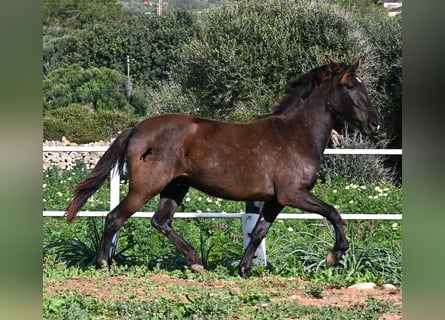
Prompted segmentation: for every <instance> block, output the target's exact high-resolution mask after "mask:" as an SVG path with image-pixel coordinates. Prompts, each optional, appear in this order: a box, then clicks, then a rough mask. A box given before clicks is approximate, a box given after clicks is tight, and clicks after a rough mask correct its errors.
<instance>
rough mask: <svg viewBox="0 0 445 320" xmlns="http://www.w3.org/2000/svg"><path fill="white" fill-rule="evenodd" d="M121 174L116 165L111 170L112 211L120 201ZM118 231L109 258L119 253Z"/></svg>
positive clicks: (112, 242)
mask: <svg viewBox="0 0 445 320" xmlns="http://www.w3.org/2000/svg"><path fill="white" fill-rule="evenodd" d="M119 185H120V176H119V169H118V166H117V165H116V166H115V167H114V169H113V170H111V172H110V211H111V210H113V209H114V208H115V207H116V206H117V205H118V204H119V202H120V195H119V192H120V191H119ZM117 245H118V233H117V232H116V233H115V234H114V236H113V240H112V241H111V248H110V252H109V258H110V259H111V258H112V257H113V256H114V255H115V254H116V253H117Z"/></svg>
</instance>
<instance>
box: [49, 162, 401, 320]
mask: <svg viewBox="0 0 445 320" xmlns="http://www.w3.org/2000/svg"><path fill="white" fill-rule="evenodd" d="M86 171H87V169H86V167H85V165H80V164H79V165H78V166H76V167H75V168H73V169H72V170H59V169H56V168H51V169H49V170H47V171H44V172H43V178H44V184H43V206H44V210H61V209H62V210H63V208H64V207H65V206H66V204H67V202H68V201H69V199H70V197H71V194H70V188H71V186H72V185H73V184H75V183H76V182H77V181H79V179H81V178H82V177H83V176H84V175H85V174H86ZM126 188H127V186H126V184H125V183H124V181H122V185H121V190H122V195H124V194H125V193H126ZM108 192H109V186H108V185H107V184H106V185H105V186H104V187H103V188H101V189H100V190H99V192H98V193H96V194H95V195H94V196H93V198H92V199H91V200H90V201H88V202H87V205H86V207H85V209H87V210H108V207H109V203H108V197H109V193H108ZM315 192H316V194H317V195H319V196H320V197H322V198H323V199H324V200H325V201H328V202H330V203H332V204H334V205H336V206H337V207H338V209H339V211H340V212H345V213H356V212H357V213H363V212H381V213H382V214H385V213H396V212H400V211H401V193H402V190H401V188H398V187H394V186H392V185H391V184H389V183H387V182H382V181H379V182H375V183H367V184H362V183H358V182H354V181H352V180H349V179H345V178H342V177H340V176H333V177H327V179H326V181H325V182H324V183H321V184H319V185H318V186H317V188H316V190H315ZM156 203H157V199H153V200H152V201H151V203H149V204H148V205H147V206H145V207H144V208H143V210H150V211H151V210H154V208H155V207H156ZM180 210H181V211H187V212H197V211H203V212H206V211H212V212H216V211H218V212H244V203H242V202H234V201H226V200H222V199H219V198H213V197H209V196H207V195H204V194H202V193H200V192H198V191H196V190H193V189H192V190H190V192H189V194H188V195H187V196H186V198H185V201H184V203H183V205H182V206H181V207H180ZM293 211H295V210H291V209H290V208H286V210H285V212H293ZM295 214H298V213H295ZM103 222H104V219H103V218H78V220H77V221H76V222H75V223H73V224H67V223H66V221H65V220H64V219H63V218H49V217H48V218H44V219H43V236H44V261H43V282H44V299H43V312H44V317H45V319H60V318H61V317H62V318H67V319H87V318H88V319H89V318H91V317H106V318H109V319H115V318H116V319H119V318H120V319H122V318H125V319H142V318H144V317H146V315H147V314H150V315H151V318H153V319H163V318H165V316H166V315H168V316H169V317H170V318H172V319H199V318H206V319H207V318H209V317H213V318H212V319H226V318H230V317H234V318H241V319H244V318H249V316H251V315H255V319H270V318H271V317H273V318H286V317H288V318H289V317H306V318H310V319H333V318H342V317H343V318H348V319H349V318H350V319H357V318H362V317H363V318H366V319H378V318H379V317H380V315H381V314H382V313H387V314H391V313H397V312H401V311H400V306H397V305H394V304H392V303H391V302H389V301H387V302H385V301H382V300H376V299H374V298H372V297H368V300H367V301H366V303H364V304H354V305H348V306H347V307H341V306H338V305H333V304H331V305H325V306H320V307H316V306H305V305H302V304H300V303H299V301H300V299H301V297H300V296H298V297H297V298H295V299H296V300H295V299H294V298H291V297H293V296H295V292H296V291H297V290H298V291H301V292H302V294H303V295H305V296H307V297H311V298H315V299H320V298H324V297H326V296H327V295H328V292H329V290H330V288H333V287H344V286H347V285H350V284H353V283H357V282H363V281H373V282H376V283H377V284H384V283H393V284H395V285H397V286H400V285H401V281H402V280H401V279H402V256H401V237H402V229H403V228H402V223H401V222H400V221H363V220H357V221H353V220H349V221H347V223H346V232H347V237H348V239H349V240H350V242H351V247H350V250H349V251H348V252H347V254H346V255H345V257H344V259H343V261H342V263H341V265H340V266H338V267H335V268H331V269H326V268H325V262H324V261H325V255H326V252H327V250H328V249H330V248H331V246H332V244H333V242H334V239H333V230H332V228H331V227H330V225H329V224H328V223H326V222H325V221H324V220H305V221H299V220H280V219H279V220H277V221H276V222H275V223H274V224H273V226H272V228H271V230H270V231H269V233H268V235H267V238H266V248H267V258H268V264H267V266H266V267H264V266H254V267H253V277H252V278H251V279H247V280H246V279H240V277H239V276H238V275H237V264H238V262H239V260H240V258H241V255H242V253H243V247H242V243H243V240H242V232H241V221H240V220H239V219H179V218H178V219H175V221H174V225H175V228H176V229H177V230H178V232H179V233H180V234H182V235H183V236H184V237H185V239H187V240H188V241H189V242H190V243H191V244H192V245H193V246H195V248H197V250H198V252H199V253H200V256H201V257H202V259H203V262H204V264H205V266H206V269H207V270H209V271H210V272H209V273H203V274H195V273H192V272H191V271H190V270H189V269H187V268H186V267H185V261H184V259H183V257H182V255H181V254H180V253H179V252H178V251H177V250H176V249H175V247H174V246H173V245H172V244H171V243H170V242H169V241H168V240H167V238H166V237H164V236H163V235H161V234H160V233H159V232H157V231H156V230H155V229H154V228H152V227H151V226H150V222H149V221H148V219H138V218H131V219H129V220H128V221H127V222H126V224H125V225H124V227H123V228H122V229H121V231H120V232H119V245H118V250H117V254H116V255H114V256H113V265H112V268H111V269H110V270H94V267H93V266H92V261H93V258H94V254H95V252H96V250H97V246H98V237H99V236H100V235H101V233H102V229H103ZM156 276H158V279H157V280H156V281H152V280H151V279H152V277H156ZM159 277H162V279H161V280H159ZM70 281H73V284H72V285H73V286H74V285H75V284H74V282H75V283H76V284H78V285H79V284H81V287H79V288H77V287H73V286H71V285H69V284H68V283H71V282H70ZM160 281H163V282H161V283H160ZM180 281H185V282H184V283H182V282H180ZM301 281H306V282H305V283H304V284H303V283H301ZM88 284H90V286H91V288H92V289H91V291H87V292H86V293H83V294H82V292H83V291H81V290H85V287H84V286H86V285H88ZM98 284H100V286H101V288H102V289H101V292H104V291H105V292H108V295H109V296H110V297H109V298H105V297H103V296H101V295H98V294H95V292H96V293H97V291H95V289H94V288H95V287H96V286H98ZM160 287H162V288H165V290H164V291H162V292H164V293H167V292H168V295H163V294H162V293H161V294H160V292H159V290H158V289H159V288H160ZM233 288H235V290H233ZM237 289H239V290H237ZM88 292H90V293H88Z"/></svg>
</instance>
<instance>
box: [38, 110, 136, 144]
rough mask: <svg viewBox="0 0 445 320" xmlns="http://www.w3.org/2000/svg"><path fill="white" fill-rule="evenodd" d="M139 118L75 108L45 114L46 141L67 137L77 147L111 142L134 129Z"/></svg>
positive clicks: (105, 111)
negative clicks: (123, 131) (123, 132)
mask: <svg viewBox="0 0 445 320" xmlns="http://www.w3.org/2000/svg"><path fill="white" fill-rule="evenodd" d="M137 121H139V118H137V117H135V116H131V115H129V114H127V113H124V112H120V111H116V110H114V111H113V110H98V111H97V112H94V111H93V110H91V108H90V107H88V106H81V105H79V104H72V105H70V106H68V107H61V108H58V109H55V110H52V111H49V112H46V114H45V116H44V118H43V139H44V140H61V138H62V137H63V136H64V137H66V138H67V139H68V140H70V141H72V142H76V143H89V142H92V141H99V140H104V141H108V140H110V139H111V138H114V137H115V136H116V135H117V134H118V132H119V131H121V130H122V129H124V128H127V127H131V126H133V125H134V124H135V123H136V122H137Z"/></svg>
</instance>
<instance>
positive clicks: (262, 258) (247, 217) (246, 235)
mask: <svg viewBox="0 0 445 320" xmlns="http://www.w3.org/2000/svg"><path fill="white" fill-rule="evenodd" d="M262 206H263V202H261V201H247V202H246V213H245V214H243V216H242V221H243V243H244V249H246V247H247V245H248V244H249V242H250V232H252V230H253V228H254V227H255V224H256V222H257V220H258V218H259V216H260V215H259V212H260V210H261V208H262ZM252 263H253V264H255V265H260V264H262V265H264V266H266V265H267V257H266V239H265V238H264V239H263V240H262V241H261V243H260V245H259V246H258V248H257V249H256V251H255V257H254V258H253V260H252Z"/></svg>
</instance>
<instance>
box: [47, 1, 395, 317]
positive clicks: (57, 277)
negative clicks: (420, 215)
mask: <svg viewBox="0 0 445 320" xmlns="http://www.w3.org/2000/svg"><path fill="white" fill-rule="evenodd" d="M373 2H375V1H368V0H364V1H354V4H351V3H352V2H351V1H317V3H316V4H315V5H311V4H310V1H286V0H279V1H272V0H266V1H261V2H259V1H249V0H243V1H217V0H211V1H204V0H190V1H174V0H171V1H169V9H168V10H165V11H164V13H163V15H162V16H157V15H156V14H146V13H147V12H153V11H154V10H155V9H154V7H153V6H151V7H150V8H148V6H147V5H144V3H143V1H140V4H136V3H134V1H125V0H122V1H116V0H106V1H103V0H101V1H98V0H94V1H86V0H82V1H79V0H63V1H62V0H44V3H43V4H44V8H43V9H44V10H43V16H44V17H43V18H44V21H43V73H44V78H43V116H44V117H43V119H44V139H45V140H60V139H61V137H62V136H65V137H66V138H68V139H69V140H70V141H73V142H77V143H87V142H92V141H98V140H109V139H110V138H112V137H114V136H115V135H116V134H117V132H119V131H120V130H122V129H123V128H125V127H128V126H132V125H134V124H135V123H137V122H138V121H139V120H141V119H142V118H144V117H146V116H150V115H154V114H159V113H163V112H185V113H191V114H195V115H200V116H206V117H212V118H216V119H221V120H226V121H247V120H249V119H252V118H254V117H256V116H258V115H260V114H262V113H266V112H269V110H270V107H271V106H273V105H274V104H275V103H276V101H277V100H278V99H279V95H280V92H282V91H283V88H284V86H285V84H286V82H287V81H288V80H289V79H290V78H292V77H295V76H298V75H299V74H300V73H302V72H306V71H308V70H309V69H310V68H312V67H314V66H317V65H319V64H322V63H324V57H325V55H330V56H331V57H333V58H335V59H338V60H346V61H351V60H352V59H354V58H356V57H357V56H358V55H360V54H363V53H365V54H366V58H365V60H364V63H363V65H362V67H361V68H360V77H361V78H363V79H364V81H365V83H366V85H367V87H368V91H369V94H370V97H371V100H372V101H373V103H374V104H375V105H376V106H377V107H378V111H379V113H380V115H381V118H382V130H381V133H380V134H379V135H378V136H377V137H375V138H373V139H372V140H369V139H362V137H361V136H360V135H359V134H356V133H351V132H349V131H348V130H347V129H346V130H343V127H344V126H343V123H341V122H339V123H338V128H336V129H337V131H341V133H342V134H343V135H345V137H346V144H345V146H346V147H358V148H363V147H395V148H399V147H401V110H402V104H401V72H402V71H401V70H402V69H401V22H402V19H401V17H400V16H399V17H393V18H388V17H387V16H386V12H381V10H379V9H380V8H379V7H378V6H376V5H374V3H373ZM127 57H128V58H129V60H128V61H127ZM399 164H400V163H399ZM394 168H395V166H394V161H391V162H387V158H379V157H375V156H369V157H367V156H359V157H354V156H346V157H345V156H338V157H337V156H328V157H325V158H324V160H323V168H322V169H323V170H322V172H321V175H320V181H319V184H318V185H317V187H316V188H315V190H314V192H315V193H316V194H317V195H318V196H320V198H322V199H323V200H325V201H327V202H328V203H331V204H333V205H335V206H336V207H337V208H338V210H339V211H340V212H342V213H366V212H372V213H382V214H386V213H399V212H402V207H401V197H402V188H401V187H400V186H396V185H394V183H393V182H394V179H393V176H394V170H395V169H394ZM87 171H88V170H87V169H86V167H85V165H81V164H78V165H77V166H76V167H75V168H74V169H72V170H65V171H62V170H58V169H55V168H51V169H48V170H46V171H44V172H43V208H44V210H63V209H64V208H65V207H66V205H67V203H68V202H69V200H70V199H71V196H72V195H71V187H72V186H73V185H74V184H75V183H76V182H78V181H79V180H80V179H82V178H83V177H84V176H85V175H86V174H87ZM127 188H128V186H127V185H126V184H125V182H124V181H122V184H121V193H122V196H124V195H125V194H126V191H127ZM108 198H109V185H107V183H106V184H105V185H104V186H103V187H102V188H101V189H100V190H99V191H98V192H97V193H96V194H94V196H93V197H92V198H91V199H90V201H88V203H87V204H86V206H85V208H84V209H85V210H108V209H109V203H108ZM157 201H158V199H153V200H152V201H151V202H150V203H148V204H147V205H145V206H144V207H143V208H142V209H141V210H142V211H153V210H155V208H156V204H157ZM244 205H245V204H244V203H242V202H234V201H227V200H222V199H219V198H213V197H208V196H207V195H205V194H202V193H200V192H198V191H196V190H191V191H190V192H189V194H188V195H187V197H186V198H185V201H184V203H183V204H182V205H181V207H180V211H187V212H197V211H203V212H206V211H209V212H210V211H212V212H244V210H245V208H244ZM296 211H297V210H294V209H291V208H285V210H284V212H293V213H295V214H298V213H297V212H296ZM174 225H175V228H176V229H177V230H178V232H179V233H180V234H182V235H183V236H184V238H186V239H187V240H188V241H189V242H190V243H191V244H192V245H193V246H194V247H195V248H197V249H198V251H199V253H200V255H201V257H202V259H203V262H204V264H205V266H206V268H207V269H208V270H210V271H211V272H210V273H204V274H193V273H191V272H190V271H189V270H188V269H185V268H184V265H185V262H184V259H183V257H182V256H181V255H180V254H179V253H178V252H177V250H176V249H175V247H174V246H173V245H172V244H171V243H170V242H169V241H168V240H167V239H166V238H165V237H164V236H163V235H161V234H160V233H159V232H157V231H156V230H155V229H154V228H152V227H151V226H150V223H149V221H148V220H147V219H136V218H135V219H129V220H128V221H127V223H126V224H125V225H124V227H123V228H122V229H121V231H120V232H119V247H118V250H117V252H116V254H115V255H114V256H113V260H114V265H113V267H112V268H111V269H110V270H104V271H96V270H93V269H92V267H91V262H92V259H93V257H94V254H95V252H96V249H97V246H98V237H99V236H100V234H101V233H102V228H103V219H101V218H88V219H87V218H79V219H78V220H77V221H76V222H75V223H74V224H72V225H68V224H67V223H66V222H65V221H64V219H62V218H44V219H43V237H44V243H43V245H44V248H43V250H44V261H43V279H44V300H43V310H44V318H45V319H60V318H66V319H86V318H88V319H90V318H109V319H113V318H120V319H122V318H125V319H143V318H144V317H146V315H147V314H151V318H152V319H164V318H165V317H166V316H168V317H169V318H172V319H191V318H195V319H196V318H206V319H210V317H211V316H210V315H212V317H214V318H215V319H226V318H247V317H252V316H253V317H254V318H255V319H270V318H286V317H287V318H289V317H293V318H307V319H334V318H335V319H336V318H345V319H357V318H366V319H377V318H379V315H381V314H382V313H394V312H400V311H399V310H398V309H397V308H399V307H396V306H394V305H392V304H388V303H384V302H381V301H378V300H375V299H372V298H369V299H368V301H367V302H366V304H364V305H352V306H349V307H348V308H341V307H339V306H333V305H330V306H324V307H309V306H303V305H300V304H299V303H295V302H294V301H292V300H289V299H288V297H287V296H286V297H284V296H283V291H285V288H286V289H287V290H288V291H287V292H289V290H291V289H292V288H293V286H298V285H299V284H298V283H297V282H296V281H295V277H299V278H301V279H302V280H304V281H310V283H311V284H310V285H307V286H306V287H304V290H303V291H304V292H305V294H306V295H307V296H311V297H313V298H320V297H323V296H324V294H325V291H326V288H327V287H328V286H333V285H338V286H345V285H349V284H352V283H355V282H361V281H374V282H376V283H379V284H382V283H393V284H396V285H398V286H400V285H401V281H402V280H401V279H402V255H401V237H402V223H401V222H400V221H361V220H359V221H354V220H351V221H347V223H346V232H347V237H348V239H349V240H350V242H351V247H350V250H349V251H348V252H347V254H346V255H345V257H344V259H343V261H342V263H341V265H340V266H338V267H335V268H331V269H326V268H325V265H324V261H325V255H326V252H327V251H328V250H329V249H330V248H331V246H332V244H333V243H334V239H333V230H332V228H331V227H330V225H329V224H327V223H326V222H325V221H324V220H311V221H300V220H277V221H276V222H275V223H274V225H273V226H272V228H271V230H270V232H269V233H268V236H267V239H266V245H267V256H268V264H267V266H266V267H263V266H255V268H254V270H253V279H250V280H241V279H240V278H239V277H238V276H237V270H236V266H237V264H238V262H239V260H240V258H241V255H242V253H243V248H242V235H241V221H239V220H238V219H176V220H175V222H174ZM123 274H124V275H125V276H126V277H128V278H119V279H121V280H122V287H118V288H116V287H114V289H113V290H122V292H126V293H128V294H126V296H125V299H124V300H123V299H122V297H120V296H119V292H114V294H116V295H117V298H111V299H98V298H97V297H94V296H91V295H88V294H86V295H82V294H78V293H74V294H73V293H72V292H71V291H68V290H61V291H59V292H57V293H51V292H49V291H48V290H49V288H51V287H53V286H56V285H57V284H59V283H61V282H65V281H67V279H68V278H69V277H78V278H79V279H86V278H92V279H93V281H95V283H105V281H104V279H106V278H109V277H110V275H113V276H117V277H119V276H122V275H123ZM156 274H158V275H159V274H161V275H168V277H170V278H171V279H173V280H174V279H177V280H179V279H182V280H184V279H185V280H190V283H194V284H196V285H194V286H193V287H187V288H183V287H182V286H181V285H178V286H172V287H168V288H169V290H170V291H171V292H172V293H171V294H172V296H175V297H182V298H183V300H181V299H175V298H172V296H167V297H164V296H159V295H156V296H154V297H153V292H155V291H153V283H151V282H150V278H149V276H150V275H156ZM277 276H279V277H283V279H286V280H285V282H284V280H283V282H282V283H281V284H278V287H279V288H280V290H275V291H273V290H272V289H271V288H272V287H277V286H276V283H274V285H270V286H265V285H260V286H258V285H256V286H254V285H253V283H255V284H258V278H260V277H266V278H267V277H277ZM212 277H214V278H212ZM212 279H218V280H224V281H228V282H230V285H228V284H227V285H226V287H224V289H223V290H220V291H211V289H209V286H206V285H204V284H205V283H209V282H211V280H212ZM138 281H143V284H142V285H140V286H138V285H137V283H139V282H138ZM135 282H136V285H135V284H134V283H135ZM200 284H201V285H200ZM233 286H235V287H240V288H241V291H240V293H239V294H237V293H233V292H232V293H231V292H229V289H228V288H230V287H233ZM300 289H301V288H300ZM181 290H182V291H181ZM185 290H187V294H186V293H185V292H184V291H185ZM141 292H142V294H141ZM196 292H199V294H197V293H196ZM265 292H267V293H268V294H265ZM139 295H141V297H140V298H139ZM146 301H149V303H146Z"/></svg>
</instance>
